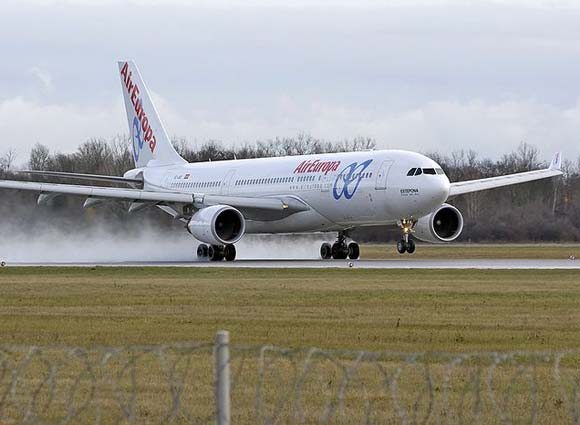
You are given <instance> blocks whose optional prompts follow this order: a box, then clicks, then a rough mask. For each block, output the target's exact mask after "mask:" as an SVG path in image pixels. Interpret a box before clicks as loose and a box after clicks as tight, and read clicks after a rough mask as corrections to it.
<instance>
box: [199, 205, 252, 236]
mask: <svg viewBox="0 0 580 425" xmlns="http://www.w3.org/2000/svg"><path fill="white" fill-rule="evenodd" d="M187 230H189V233H191V234H192V235H193V237H194V238H196V239H197V240H199V241H201V242H205V243H208V244H210V245H227V244H233V243H236V242H238V241H239V240H240V239H241V238H242V236H244V232H245V231H246V220H245V219H244V216H243V215H242V213H241V212H239V211H238V210H237V209H235V208H233V207H230V206H228V205H213V206H211V207H206V208H202V209H200V210H199V211H198V212H196V213H195V214H194V215H193V217H191V220H189V223H188V224H187Z"/></svg>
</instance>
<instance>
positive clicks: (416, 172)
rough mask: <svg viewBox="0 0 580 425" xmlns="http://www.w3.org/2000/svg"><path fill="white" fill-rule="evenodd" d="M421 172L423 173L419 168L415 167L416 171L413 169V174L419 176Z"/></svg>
mask: <svg viewBox="0 0 580 425" xmlns="http://www.w3.org/2000/svg"><path fill="white" fill-rule="evenodd" d="M421 174H423V171H422V170H421V169H420V168H417V171H415V175H416V176H420V175H421Z"/></svg>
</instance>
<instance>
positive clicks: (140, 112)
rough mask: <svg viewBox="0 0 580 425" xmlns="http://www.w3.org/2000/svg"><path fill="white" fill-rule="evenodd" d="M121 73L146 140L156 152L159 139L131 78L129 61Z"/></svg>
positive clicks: (137, 88) (152, 150)
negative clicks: (154, 132)
mask: <svg viewBox="0 0 580 425" xmlns="http://www.w3.org/2000/svg"><path fill="white" fill-rule="evenodd" d="M121 75H122V76H123V82H124V83H125V88H126V89H127V93H128V94H129V96H130V98H131V103H132V104H133V108H134V109H135V115H136V116H137V119H138V120H139V123H140V124H141V130H142V134H143V135H144V138H145V141H146V142H147V143H148V144H149V149H150V150H151V152H154V151H155V146H156V145H157V139H156V138H155V135H154V134H153V129H152V128H151V126H150V125H149V118H147V114H146V113H145V110H144V109H143V101H142V100H141V97H140V96H139V94H140V93H139V87H138V86H137V84H136V83H134V82H133V81H132V80H131V76H132V73H131V71H129V64H128V63H127V62H125V64H124V65H123V68H121Z"/></svg>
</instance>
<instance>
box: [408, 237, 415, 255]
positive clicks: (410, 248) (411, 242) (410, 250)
mask: <svg viewBox="0 0 580 425" xmlns="http://www.w3.org/2000/svg"><path fill="white" fill-rule="evenodd" d="M415 248H416V247H415V241H414V240H412V239H409V242H408V243H407V252H408V253H409V254H412V253H414V252H415Z"/></svg>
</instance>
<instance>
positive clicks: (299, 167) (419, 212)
mask: <svg viewBox="0 0 580 425" xmlns="http://www.w3.org/2000/svg"><path fill="white" fill-rule="evenodd" d="M413 168H415V169H417V168H420V169H422V171H423V170H426V172H421V174H420V175H412V176H409V175H408V172H409V170H410V169H413ZM432 170H435V172H433V171H432ZM137 172H142V177H143V181H144V189H145V190H150V191H161V192H176V193H188V194H189V193H191V194H194V193H204V194H206V195H212V194H213V195H222V196H244V197H269V196H272V197H274V196H275V197H286V198H292V199H296V200H298V201H300V202H303V203H304V204H306V205H307V206H308V207H309V208H308V209H307V210H306V211H301V212H298V213H295V214H291V215H289V216H287V217H269V216H267V215H265V216H263V217H260V215H259V214H258V215H257V216H255V217H254V218H249V219H248V221H247V223H246V233H294V232H311V231H335V230H342V229H348V228H352V227H360V226H372V225H385V224H387V225H389V224H395V223H397V222H398V221H399V220H401V219H403V218H419V217H423V216H425V215H427V214H429V213H430V212H432V211H433V210H434V209H436V208H437V207H439V206H440V205H441V204H443V203H444V202H445V201H446V200H447V198H448V195H449V187H450V183H449V180H448V178H447V176H445V174H443V172H442V171H441V168H440V166H439V165H438V164H437V163H436V162H434V161H433V160H431V159H429V158H427V157H426V156H424V155H421V154H418V153H414V152H408V151H401V150H378V151H364V152H350V153H332V154H320V155H300V156H287V157H277V158H258V159H243V160H231V161H214V162H203V163H190V164H184V165H176V166H161V167H152V166H149V167H144V168H140V169H135V170H131V171H130V172H128V173H127V174H126V176H131V175H135V174H136V173H137Z"/></svg>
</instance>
